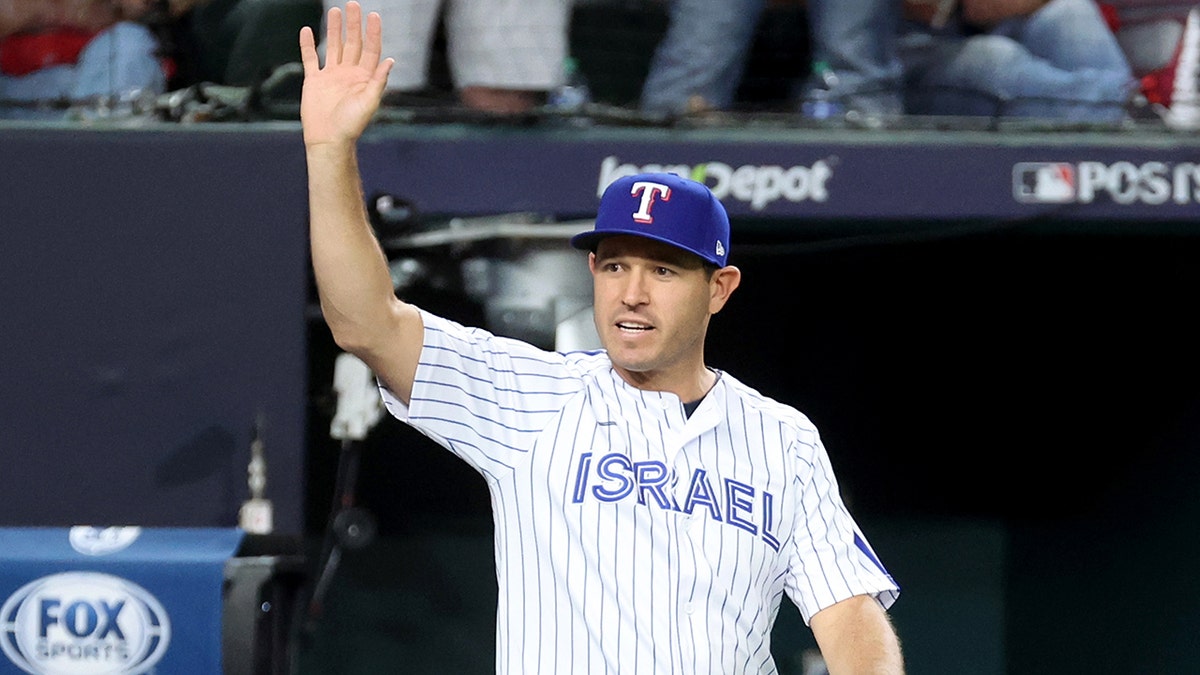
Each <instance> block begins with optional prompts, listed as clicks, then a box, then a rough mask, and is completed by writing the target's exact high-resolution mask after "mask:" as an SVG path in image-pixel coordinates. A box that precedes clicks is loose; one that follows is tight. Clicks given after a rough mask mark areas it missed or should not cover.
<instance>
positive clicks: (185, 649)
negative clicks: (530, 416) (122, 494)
mask: <svg viewBox="0 0 1200 675" xmlns="http://www.w3.org/2000/svg"><path fill="white" fill-rule="evenodd" d="M242 536H243V533H242V531H241V530H237V529H221V528H194V529H187V528H162V529H143V528H139V527H110V528H94V527H72V528H2V529H0V651H2V653H3V658H0V673H4V674H7V673H31V674H33V675H136V674H137V673H147V672H164V673H181V674H189V673H195V674H197V675H199V674H201V673H204V674H210V673H211V674H214V675H217V674H219V673H221V622H222V591H223V583H224V574H225V572H224V571H225V563H226V561H227V560H228V559H229V558H230V557H232V556H233V555H234V553H235V552H236V550H237V548H238V546H239V545H240V543H241V540H242Z"/></svg>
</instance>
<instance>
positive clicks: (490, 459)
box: [381, 311, 583, 477]
mask: <svg viewBox="0 0 1200 675" xmlns="http://www.w3.org/2000/svg"><path fill="white" fill-rule="evenodd" d="M422 317H423V319H424V321H425V344H424V346H423V348H422V350H421V359H420V363H419V364H418V366H417V372H416V379H415V380H414V382H413V389H412V396H411V400H410V403H409V404H408V405H407V406H406V405H404V403H403V402H402V401H400V400H399V399H398V398H396V396H395V395H394V394H393V393H392V392H391V391H390V390H388V389H387V388H386V387H382V388H381V393H382V395H383V400H384V403H385V405H386V406H387V408H388V410H389V412H391V414H392V415H393V416H395V417H396V418H397V419H400V420H401V421H403V422H406V423H408V424H409V425H411V426H412V427H414V428H415V429H417V430H418V431H420V432H421V433H423V434H425V435H426V436H428V437H430V438H431V439H433V440H434V441H436V442H437V443H439V444H441V445H442V446H444V447H446V448H447V449H449V450H450V451H451V452H453V453H454V454H456V455H458V456H459V457H461V458H462V459H464V460H465V461H466V462H467V463H468V464H470V465H471V466H473V467H475V468H476V469H477V470H479V471H480V472H481V473H483V474H484V475H485V476H488V477H492V476H495V475H497V474H498V473H501V472H505V471H508V470H510V469H511V467H513V466H514V465H515V464H516V463H518V462H522V461H525V457H526V455H527V453H528V452H529V451H530V449H531V448H532V447H533V443H534V440H535V438H536V436H537V435H538V433H539V432H540V431H541V430H542V429H543V428H545V427H546V425H548V424H549V423H550V421H551V420H552V419H554V417H555V416H556V415H558V414H559V412H560V411H561V410H562V407H563V406H564V405H565V403H566V401H567V400H569V399H570V398H571V397H572V396H576V395H579V393H580V392H581V390H582V389H583V381H582V379H581V378H580V377H579V375H578V374H576V373H575V372H573V370H572V368H571V366H570V364H569V363H568V360H567V358H566V357H565V356H564V355H563V354H560V353H557V352H548V351H544V350H541V349H538V348H536V347H534V346H533V345H530V344H527V343H524V342H521V341H518V340H513V339H509V338H504V337H499V336H496V335H493V334H492V333H489V332H488V331H485V330H482V329H478V328H467V327H464V326H462V325H460V324H458V323H455V322H453V321H450V320H448V319H444V318H441V317H438V316H436V315H433V314H430V313H428V312H425V311H422Z"/></svg>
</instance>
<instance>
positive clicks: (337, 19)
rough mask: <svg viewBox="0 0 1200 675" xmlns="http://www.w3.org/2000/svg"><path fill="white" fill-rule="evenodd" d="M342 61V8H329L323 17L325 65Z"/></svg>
mask: <svg viewBox="0 0 1200 675" xmlns="http://www.w3.org/2000/svg"><path fill="white" fill-rule="evenodd" d="M341 62H342V10H341V9H340V8H338V7H331V8H330V9H329V16H328V17H327V18H326V19H325V65H327V66H328V65H329V64H331V63H341Z"/></svg>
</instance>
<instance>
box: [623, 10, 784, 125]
mask: <svg viewBox="0 0 1200 675" xmlns="http://www.w3.org/2000/svg"><path fill="white" fill-rule="evenodd" d="M763 6H764V2H763V0H671V2H670V3H669V5H668V7H667V31H666V33H665V34H664V35H663V38H662V40H661V41H660V42H659V43H658V46H657V47H656V48H655V50H654V54H653V56H652V57H651V59H650V70H649V72H648V73H647V74H646V79H645V81H644V82H643V84H642V93H641V99H640V107H641V109H642V110H643V111H645V112H649V113H656V114H666V115H678V114H687V113H698V112H704V111H707V110H728V109H730V108H732V107H733V104H734V96H735V94H736V93H737V89H738V84H739V83H740V82H741V79H742V75H743V73H744V71H745V68H746V59H747V54H748V53H749V50H750V47H751V44H752V43H753V41H754V33H755V29H756V28H757V26H758V21H759V18H760V15H761V14H762V10H763Z"/></svg>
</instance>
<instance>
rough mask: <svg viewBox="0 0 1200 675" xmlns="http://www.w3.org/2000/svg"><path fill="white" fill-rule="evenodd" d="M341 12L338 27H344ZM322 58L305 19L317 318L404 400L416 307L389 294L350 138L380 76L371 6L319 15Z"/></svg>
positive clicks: (303, 110)
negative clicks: (322, 34) (320, 315)
mask: <svg viewBox="0 0 1200 675" xmlns="http://www.w3.org/2000/svg"><path fill="white" fill-rule="evenodd" d="M343 18H344V19H345V28H346V31H345V33H346V35H345V37H344V39H343V35H342V27H343ZM326 31H327V32H326V37H325V64H324V66H323V67H322V64H321V63H320V59H319V56H318V54H317V48H316V40H315V37H314V35H313V32H312V30H311V29H310V28H308V27H305V28H303V29H301V31H300V54H301V60H302V62H303V64H304V88H303V91H302V95H301V101H300V120H301V126H302V127H303V130H304V146H305V156H306V158H307V163H308V198H309V237H310V242H311V247H312V263H313V271H314V273H315V276H316V282H317V291H318V295H319V297H320V301H321V311H322V312H323V314H324V316H325V322H326V323H327V324H328V325H329V329H330V330H331V331H332V333H333V338H334V340H335V341H336V342H337V344H338V346H339V347H341V348H342V349H344V350H346V351H348V352H350V353H352V354H354V355H355V356H357V357H359V358H360V359H362V360H363V362H364V363H366V364H367V366H368V367H370V368H371V370H372V371H374V373H375V375H376V376H377V377H379V378H380V379H381V380H382V381H383V382H384V384H386V385H387V386H388V388H389V389H391V390H392V391H393V392H394V393H395V394H396V395H397V396H398V397H400V399H401V400H403V401H404V402H406V403H407V402H408V401H409V398H410V396H411V394H412V382H413V377H414V376H415V374H416V370H417V360H418V358H419V357H420V355H421V345H422V343H423V338H424V327H423V324H422V320H421V316H420V313H419V312H418V311H417V309H416V308H415V307H413V306H412V305H409V304H406V303H404V302H402V301H401V300H400V299H399V298H397V297H396V294H395V289H394V287H393V286H392V279H391V275H390V273H389V271H388V266H387V258H386V256H385V255H384V253H383V250H382V249H381V248H380V246H379V242H378V240H377V239H376V237H375V232H374V230H372V229H371V225H370V222H369V221H368V219H367V214H366V206H365V202H364V199H363V193H362V177H361V175H360V174H359V169H358V154H357V152H356V146H357V143H358V139H359V137H360V136H361V135H362V133H363V131H364V130H365V129H366V127H367V124H369V123H370V121H371V118H372V116H373V115H374V114H375V111H376V110H378V108H379V102H380V99H381V97H382V96H383V91H384V86H385V85H386V84H387V76H388V72H389V71H390V70H391V67H392V63H393V61H392V59H390V58H389V59H382V60H381V59H380V51H381V28H380V20H379V15H378V14H376V13H374V12H372V13H370V14H369V15H368V16H367V17H366V34H365V37H364V34H363V29H362V9H361V7H360V6H359V4H358V3H357V2H353V1H351V2H348V3H347V4H346V9H345V12H343V11H342V10H340V9H339V8H337V7H334V8H332V9H330V10H329V13H328V16H327V17H326Z"/></svg>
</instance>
